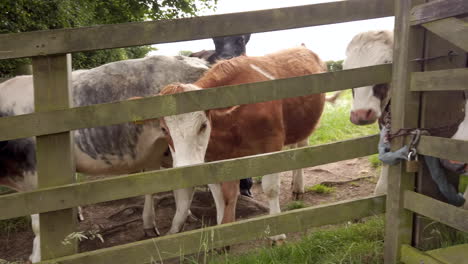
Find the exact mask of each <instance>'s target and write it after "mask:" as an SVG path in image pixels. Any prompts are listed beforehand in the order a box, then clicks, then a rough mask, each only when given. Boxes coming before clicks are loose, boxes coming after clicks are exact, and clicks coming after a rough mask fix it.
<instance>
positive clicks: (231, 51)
mask: <svg viewBox="0 0 468 264" xmlns="http://www.w3.org/2000/svg"><path fill="white" fill-rule="evenodd" d="M249 39H250V34H245V35H237V36H226V37H215V38H213V42H214V44H215V50H216V53H215V55H216V58H214V59H215V60H219V59H230V58H234V57H238V56H241V55H245V50H246V48H245V46H246V45H247V42H249Z"/></svg>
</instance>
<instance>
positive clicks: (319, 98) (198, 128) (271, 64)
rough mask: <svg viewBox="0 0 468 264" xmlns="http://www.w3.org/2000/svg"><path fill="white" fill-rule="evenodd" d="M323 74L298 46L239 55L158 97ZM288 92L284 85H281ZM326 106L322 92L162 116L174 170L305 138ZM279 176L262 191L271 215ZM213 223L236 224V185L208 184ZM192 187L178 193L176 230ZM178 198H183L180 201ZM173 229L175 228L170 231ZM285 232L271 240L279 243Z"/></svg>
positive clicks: (273, 148) (308, 53)
mask: <svg viewBox="0 0 468 264" xmlns="http://www.w3.org/2000/svg"><path fill="white" fill-rule="evenodd" d="M325 71H326V66H325V64H324V63H323V62H322V61H321V60H320V58H319V57H318V56H317V55H316V54H315V53H314V52H312V51H310V50H308V49H307V48H305V47H297V48H292V49H287V50H283V51H279V52H277V53H272V54H269V55H266V56H262V57H247V56H241V57H236V58H232V59H230V60H224V61H220V62H218V63H217V64H215V65H214V66H213V67H212V68H211V69H210V70H209V71H207V72H206V73H205V74H204V75H203V76H202V77H201V78H200V79H199V80H198V81H196V82H194V83H193V84H182V83H175V84H171V85H169V86H166V87H165V88H164V89H163V90H162V91H161V93H160V94H163V95H166V94H175V93H181V92H186V91H194V90H201V89H209V88H212V87H218V86H223V85H235V84H243V83H252V82H260V81H268V80H275V79H279V78H288V77H296V76H303V75H307V74H315V73H321V72H325ZM285 88H287V87H285ZM324 104H325V95H324V94H313V95H308V96H302V97H296V98H288V99H283V100H275V101H269V102H262V103H256V104H249V105H240V106H234V107H229V108H222V109H213V110H208V111H196V112H192V113H186V114H180V115H175V116H166V117H164V118H161V127H162V129H163V132H164V133H165V136H166V139H167V141H168V143H169V148H170V150H171V154H172V157H173V166H174V167H180V166H187V165H194V164H199V163H203V162H205V161H216V160H223V159H230V158H237V157H243V156H248V155H255V154H260V153H267V152H272V151H279V150H281V149H282V148H283V147H284V146H286V145H292V144H297V143H298V142H302V141H304V140H306V139H307V138H308V136H309V135H310V134H311V133H312V132H313V131H314V129H315V127H316V126H317V124H318V122H319V120H320V117H321V114H322V112H323V108H324ZM279 185H280V180H279V174H278V173H274V174H271V175H266V176H264V177H263V179H262V188H263V191H264V193H265V194H266V195H267V197H268V200H269V208H270V214H275V213H279V212H280V211H281V209H280V205H279V191H280V189H279ZM210 189H211V190H212V193H213V197H214V199H215V204H216V207H217V212H218V215H217V220H218V223H229V222H233V221H234V220H235V207H236V202H237V197H238V189H239V181H238V180H237V181H232V182H224V183H222V184H221V185H220V186H219V185H218V184H211V185H210ZM192 194H193V188H187V189H182V190H179V196H183V197H185V199H184V204H183V205H181V207H180V209H181V210H180V212H181V213H180V214H179V215H177V214H176V216H175V217H174V222H176V221H178V223H176V225H175V226H180V225H182V224H183V223H184V222H185V219H186V218H187V208H189V206H190V203H191V197H192ZM181 200H182V199H181ZM174 231H176V230H174ZM284 238H285V235H284V234H281V235H278V236H274V237H272V238H271V239H273V240H274V241H281V240H283V239H284Z"/></svg>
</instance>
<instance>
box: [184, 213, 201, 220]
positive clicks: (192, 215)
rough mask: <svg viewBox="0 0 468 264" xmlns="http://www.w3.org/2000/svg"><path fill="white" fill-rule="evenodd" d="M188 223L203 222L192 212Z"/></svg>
mask: <svg viewBox="0 0 468 264" xmlns="http://www.w3.org/2000/svg"><path fill="white" fill-rule="evenodd" d="M187 222H189V223H197V222H201V220H200V219H199V218H198V217H196V216H195V215H194V214H192V212H190V213H189V215H188V217H187Z"/></svg>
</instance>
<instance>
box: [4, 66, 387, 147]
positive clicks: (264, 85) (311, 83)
mask: <svg viewBox="0 0 468 264" xmlns="http://www.w3.org/2000/svg"><path fill="white" fill-rule="evenodd" d="M356 76H359V77H360V78H356ZM390 79H391V65H389V64H386V65H378V66H371V67H365V68H360V69H352V70H345V71H340V72H330V73H322V74H313V75H308V76H302V77H296V78H289V79H280V80H274V81H267V82H259V83H250V84H243V85H235V86H226V87H219V88H211V89H205V90H202V91H193V92H187V93H180V94H174V95H165V96H155V97H147V98H143V99H138V100H129V101H122V102H115V103H108V104H100V105H92V106H85V107H76V108H72V109H66V110H57V111H50V112H41V113H33V114H27V115H21V116H13V117H2V118H0V131H2V133H0V141H1V140H9V139H15V138H25V137H31V136H40V135H46V134H52V133H59V132H64V131H68V130H75V129H80V128H86V127H98V126H106V125H114V124H119V123H125V122H130V121H136V120H144V119H151V118H157V117H162V116H167V115H175V114H181V113H187V112H192V111H197V110H206V109H212V108H220V107H227V106H233V105H239V104H249V103H256V102H262V101H271V100H277V99H282V98H288V97H296V96H303V95H308V94H314V93H323V92H328V91H335V90H345V89H349V88H353V87H360V86H365V85H370V84H376V83H386V82H389V81H390Z"/></svg>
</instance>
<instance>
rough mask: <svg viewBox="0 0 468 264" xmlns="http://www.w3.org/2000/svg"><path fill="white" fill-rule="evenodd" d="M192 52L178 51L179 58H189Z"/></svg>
mask: <svg viewBox="0 0 468 264" xmlns="http://www.w3.org/2000/svg"><path fill="white" fill-rule="evenodd" d="M192 53H193V52H191V51H190V50H181V51H179V55H180V56H190V55H191V54H192Z"/></svg>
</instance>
